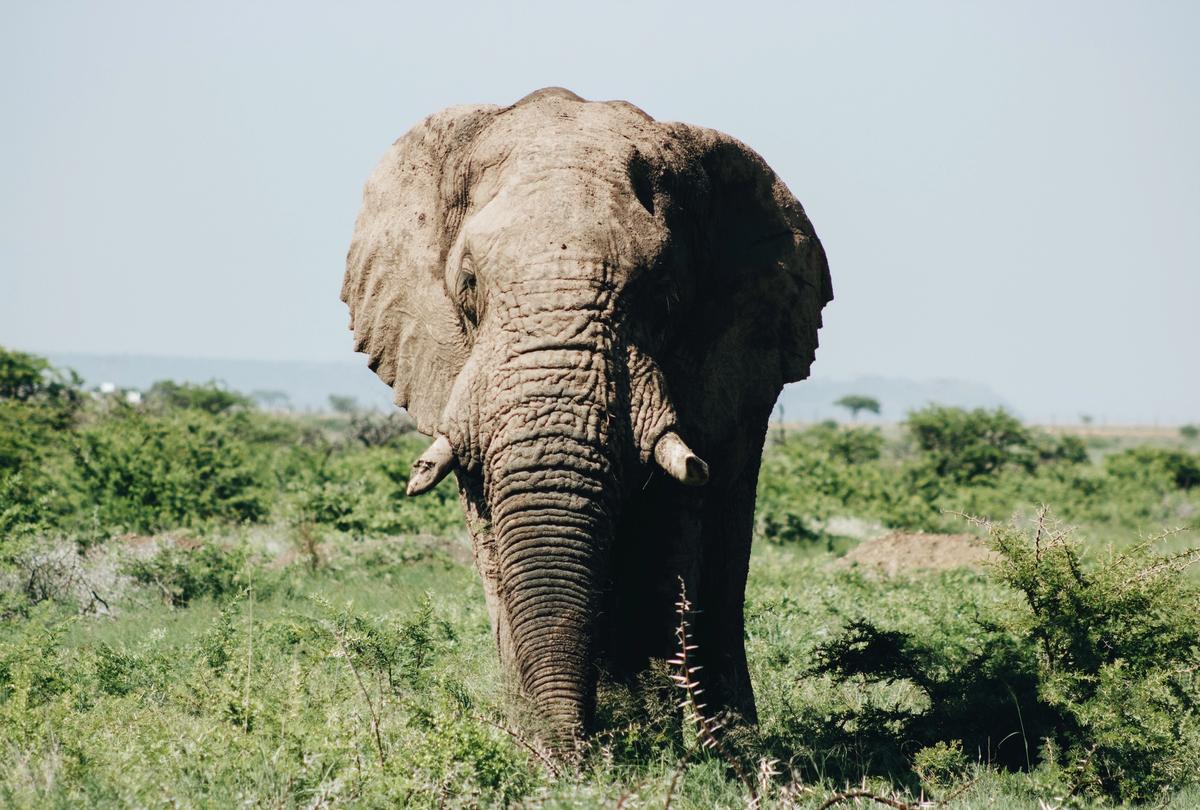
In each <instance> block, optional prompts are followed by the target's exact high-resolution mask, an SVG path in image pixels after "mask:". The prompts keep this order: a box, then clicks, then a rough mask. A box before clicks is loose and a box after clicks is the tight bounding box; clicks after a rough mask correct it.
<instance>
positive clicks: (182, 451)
mask: <svg viewBox="0 0 1200 810" xmlns="http://www.w3.org/2000/svg"><path fill="white" fill-rule="evenodd" d="M77 441H78V444H77V445H76V447H75V458H76V466H77V469H78V475H79V480H80V486H81V488H82V490H83V493H84V497H85V498H86V502H87V503H88V504H89V505H90V511H91V512H92V514H93V515H94V519H95V521H96V522H97V523H98V524H99V525H101V526H104V527H110V528H111V529H121V530H124V531H140V532H152V531H157V530H162V529H170V528H176V527H179V526H195V525H201V524H204V523H206V522H210V521H213V520H226V521H253V520H257V519H259V518H261V517H263V516H265V515H266V513H267V502H266V498H265V495H264V493H263V486H262V485H263V481H262V478H261V475H260V472H259V470H258V469H257V468H256V466H255V465H254V464H253V463H252V450H251V448H250V446H249V445H248V444H247V443H246V442H245V441H243V440H242V439H240V438H239V437H238V436H237V435H236V433H235V432H234V431H233V430H232V429H231V428H230V425H229V423H228V422H226V421H224V420H222V419H221V418H219V417H217V416H214V415H212V414H209V413H206V412H204V411H203V410H179V411H171V412H168V413H166V414H163V415H157V414H145V413H139V412H135V411H130V412H127V413H123V414H121V415H119V416H117V417H115V418H110V419H106V420H103V421H98V422H95V423H93V424H89V425H87V426H85V427H84V428H82V429H80V431H79V432H78V436H77Z"/></svg>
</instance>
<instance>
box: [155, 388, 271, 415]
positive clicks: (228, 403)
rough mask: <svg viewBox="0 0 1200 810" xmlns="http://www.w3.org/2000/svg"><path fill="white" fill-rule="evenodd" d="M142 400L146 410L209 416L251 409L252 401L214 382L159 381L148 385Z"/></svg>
mask: <svg viewBox="0 0 1200 810" xmlns="http://www.w3.org/2000/svg"><path fill="white" fill-rule="evenodd" d="M144 401H145V403H146V406H147V407H149V408H151V409H155V410H170V409H176V408H179V409H184V410H199V411H204V412H205V413H210V414H221V413H229V412H230V411H236V410H248V409H250V408H252V407H253V406H254V400H253V399H251V398H250V397H247V396H245V395H243V394H239V393H237V392H235V391H230V390H228V389H226V388H225V387H224V386H223V385H221V384H220V383H218V382H217V381H215V380H213V381H211V382H208V383H204V384H196V383H177V382H174V381H173V380H159V381H158V382H156V383H154V385H152V386H150V389H149V390H148V391H147V392H146V395H145V397H144Z"/></svg>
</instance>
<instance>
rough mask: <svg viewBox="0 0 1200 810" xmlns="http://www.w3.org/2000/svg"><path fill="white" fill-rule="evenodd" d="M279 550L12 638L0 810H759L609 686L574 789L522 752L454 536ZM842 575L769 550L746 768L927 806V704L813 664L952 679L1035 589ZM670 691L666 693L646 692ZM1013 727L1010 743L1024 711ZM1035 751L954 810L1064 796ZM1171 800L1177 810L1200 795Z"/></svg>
mask: <svg viewBox="0 0 1200 810" xmlns="http://www.w3.org/2000/svg"><path fill="white" fill-rule="evenodd" d="M270 539H272V537H271V535H270V533H269V532H262V531H259V532H254V533H250V534H249V535H248V536H247V537H246V538H244V539H242V540H241V542H244V543H251V544H255V543H256V544H258V545H257V546H252V547H251V548H250V554H249V556H248V562H247V563H246V566H245V570H244V571H243V572H242V574H241V576H242V580H241V581H242V582H243V584H244V591H243V592H242V593H241V594H240V595H239V596H237V597H236V598H232V599H225V600H223V602H221V603H218V602H215V601H213V600H211V599H209V598H205V597H201V598H197V599H195V600H194V601H192V602H191V603H189V604H188V606H187V607H186V608H177V609H172V608H170V607H168V606H166V605H165V604H163V603H162V602H161V601H160V599H159V598H158V595H157V593H155V592H154V591H152V590H150V589H148V588H142V589H134V590H131V591H130V592H129V594H128V596H127V598H126V599H125V600H124V603H123V604H122V605H121V606H120V612H119V614H118V615H116V616H112V617H108V616H102V617H79V616H75V615H73V614H71V613H69V612H68V611H66V610H65V609H63V608H62V607H56V606H53V605H44V606H41V607H39V608H37V609H35V610H34V611H33V613H32V614H31V615H30V616H29V617H28V618H27V619H26V620H24V621H22V622H19V623H10V624H8V625H6V626H5V628H4V633H3V636H2V637H0V638H2V641H0V673H2V674H3V677H0V684H3V691H2V692H0V715H2V717H0V721H2V726H3V729H4V730H3V732H0V740H2V743H0V803H3V804H5V805H6V806H13V807H47V806H78V805H80V804H87V805H91V806H128V805H139V806H164V805H174V806H186V807H200V806H228V805H232V804H247V803H248V804H255V805H265V806H281V807H302V806H312V805H313V804H318V805H319V804H322V803H325V804H343V803H345V804H351V805H355V806H385V805H387V806H394V805H395V804H397V803H402V804H407V805H409V806H429V807H436V806H494V805H503V804H504V803H505V802H506V801H507V802H509V803H524V804H527V805H533V806H539V807H612V806H613V805H614V804H615V803H616V802H618V801H619V800H621V799H622V798H624V804H623V806H626V807H661V806H663V804H664V803H665V801H666V799H667V795H668V792H670V793H671V794H672V806H673V807H680V808H708V807H719V806H724V807H741V806H743V805H744V802H745V801H746V799H747V796H748V792H747V790H746V788H745V787H744V786H743V785H741V784H740V783H739V781H738V780H737V779H735V778H733V777H732V775H731V774H730V772H729V769H728V767H727V765H726V764H725V762H723V761H722V760H721V759H720V758H715V757H711V756H705V755H702V754H699V753H697V752H696V751H695V745H694V743H693V742H689V741H688V735H687V733H686V732H685V734H684V735H682V737H681V738H676V739H672V738H671V731H670V729H671V721H670V720H668V719H666V718H664V717H663V716H661V715H659V714H656V710H655V709H654V708H653V705H652V703H651V704H649V705H651V708H650V709H649V710H647V709H645V707H644V706H643V705H642V704H641V703H639V702H638V701H639V698H638V697H636V696H631V695H629V694H626V693H622V692H621V691H620V690H617V689H615V688H613V687H608V688H607V689H606V690H605V691H604V692H603V696H604V700H605V701H606V707H607V708H606V709H605V711H604V712H603V713H604V715H605V716H606V717H607V718H608V719H609V725H608V726H607V727H604V728H602V729H601V730H600V732H599V733H598V734H597V735H596V738H595V743H594V745H593V747H592V748H591V749H590V750H589V751H588V752H587V753H586V754H585V756H584V757H583V759H582V760H581V762H580V763H579V764H578V765H577V766H575V767H572V768H571V769H570V772H569V774H564V775H557V776H556V775H555V774H554V773H552V772H551V771H550V770H549V768H548V767H547V766H545V765H544V764H543V763H542V761H541V760H540V758H539V757H538V756H537V755H535V754H533V753H531V752H530V750H528V748H527V747H526V746H528V745H534V746H536V743H534V742H533V740H532V738H530V737H526V736H525V735H524V734H523V732H521V731H520V729H521V728H522V720H521V715H520V708H519V705H518V704H517V703H516V702H515V701H514V700H513V699H512V698H511V696H510V695H507V694H506V691H505V687H504V684H503V679H502V677H501V675H500V673H499V671H498V667H497V664H496V656H495V652H494V650H493V647H492V644H491V640H490V637H489V630H488V625H487V618H486V614H485V611H484V607H483V600H482V594H481V593H480V589H479V586H478V584H477V583H476V578H475V575H474V573H473V572H472V571H471V570H470V568H469V567H468V566H467V565H464V564H463V563H462V562H461V561H460V560H461V558H462V549H461V547H459V548H456V547H455V542H460V543H461V542H462V541H461V540H460V541H452V540H446V541H434V540H417V541H411V540H404V539H398V538H397V539H390V540H385V541H381V542H370V543H365V542H356V541H354V540H352V539H349V538H345V537H343V538H341V539H340V540H339V541H337V542H336V543H334V544H333V545H334V547H333V548H331V549H328V550H327V554H326V563H325V564H324V565H323V566H322V567H321V568H319V569H318V570H317V571H315V572H313V571H310V570H309V569H308V568H307V567H306V566H304V565H302V564H300V563H296V564H293V565H291V566H289V567H286V568H284V569H282V570H277V569H275V568H274V567H273V566H272V565H271V564H270V561H269V560H266V559H257V554H256V552H257V551H258V550H260V549H261V548H262V545H263V544H264V541H266V540H270ZM832 562H833V558H832V557H831V555H828V554H825V553H814V552H813V551H812V550H811V549H809V548H806V547H803V546H797V545H790V546H778V545H770V544H762V545H760V546H759V547H758V549H757V550H756V552H755V555H754V557H753V560H752V568H751V579H750V588H749V594H748V599H747V616H748V622H747V634H748V651H749V655H750V660H751V665H752V674H753V677H754V680H755V683H756V685H757V692H758V697H759V703H760V711H761V726H760V730H759V734H758V737H757V738H756V739H752V740H738V739H735V740H734V743H735V745H736V746H737V749H736V750H738V751H741V752H744V753H746V755H747V756H748V757H749V759H750V760H751V761H752V762H756V761H757V758H761V757H770V758H772V759H775V760H778V762H777V764H775V766H774V768H775V770H777V771H778V772H779V776H776V777H775V778H774V780H773V782H772V784H773V786H772V787H770V788H769V789H768V791H767V792H768V793H769V794H771V797H772V798H771V801H772V802H775V803H779V802H780V801H781V798H780V794H779V791H780V789H781V788H782V787H784V786H788V785H791V786H792V788H791V789H792V790H793V792H794V793H795V796H794V799H795V802H796V803H795V805H794V806H798V807H815V806H817V805H819V804H820V803H821V802H822V801H824V800H825V798H827V797H828V796H829V795H831V794H832V793H833V792H834V791H835V790H837V789H838V788H841V787H844V786H845V785H846V784H852V785H855V786H860V785H862V784H863V783H864V780H865V784H866V785H867V786H868V787H869V788H870V789H872V790H874V791H876V792H878V793H879V794H880V795H892V794H893V793H894V792H898V793H900V794H901V795H905V796H907V797H909V798H910V799H912V798H914V797H917V796H919V795H920V793H921V791H922V784H921V781H920V780H919V779H918V777H917V775H916V774H915V773H914V772H913V770H912V767H911V757H912V754H913V753H914V749H915V748H919V747H920V744H921V743H922V742H923V741H922V740H919V739H906V738H905V737H904V734H905V733H906V732H907V733H911V732H912V731H913V727H912V726H911V725H909V726H906V725H905V724H904V723H903V722H901V721H900V720H897V719H896V718H897V717H899V716H900V715H902V714H903V713H904V712H920V711H923V710H925V709H927V708H928V700H927V699H925V697H924V696H923V695H922V693H921V691H920V690H919V689H917V688H915V687H914V686H913V685H912V684H911V683H908V682H905V681H904V680H903V679H900V680H891V681H872V680H870V679H866V678H861V677H856V678H851V679H848V680H842V679H839V678H837V677H834V676H832V675H831V674H830V673H829V672H828V671H826V672H818V671H816V670H817V666H816V665H817V663H818V661H819V660H820V659H821V655H822V653H821V651H822V649H824V648H826V647H827V646H828V645H829V644H830V643H831V642H832V641H833V640H834V639H836V638H837V637H838V636H839V635H840V634H841V633H842V632H843V631H844V630H845V629H846V627H847V626H848V625H850V624H851V623H853V622H859V621H861V622H866V623H869V624H871V625H874V626H878V627H880V628H885V629H886V630H889V631H898V632H902V633H905V634H909V635H911V636H913V637H915V638H919V639H921V640H923V642H925V643H927V644H928V645H929V646H930V647H932V648H936V649H938V650H939V651H940V652H939V655H941V656H942V659H940V660H939V666H943V667H952V666H953V661H954V660H963V659H965V658H966V657H969V656H970V654H971V653H972V652H973V651H975V650H977V649H978V647H979V645H980V644H981V642H982V641H983V640H985V639H984V637H985V636H986V635H987V633H986V632H984V631H982V630H981V629H980V627H979V624H978V622H977V617H980V616H986V617H989V619H997V620H998V619H999V618H1000V617H1003V616H1012V615H1014V614H1015V613H1016V612H1018V611H1019V610H1020V606H1021V600H1020V595H1019V594H1018V593H1017V592H1015V591H1014V590H1012V589H1011V588H1008V587H1006V586H1004V585H1002V584H1000V583H998V582H997V581H996V580H995V579H994V578H992V577H990V576H989V575H987V574H986V573H983V572H977V571H968V570H958V571H947V572H942V573H937V574H922V575H914V576H909V577H900V578H896V579H886V578H881V577H879V576H876V575H872V574H870V573H868V572H864V571H860V570H857V569H854V568H845V567H841V566H835V565H833V564H832ZM655 686H657V688H659V689H662V688H666V689H668V690H669V688H670V687H663V686H662V684H661V683H660V684H657V685H655V684H651V685H650V686H649V687H648V690H647V691H648V693H650V694H653V689H654V688H655ZM974 697H975V699H979V700H983V698H984V697H985V696H982V695H976V696H974ZM640 700H643V701H644V700H645V698H644V697H643V698H640ZM1001 703H1003V701H1001ZM988 705H989V706H990V705H991V704H988ZM972 708H973V707H972V705H971V704H970V703H969V702H968V703H967V704H965V705H964V707H963V711H971V710H972ZM975 708H976V709H977V708H978V707H975ZM1026 710H1027V711H1028V710H1029V707H1026ZM889 712H890V713H892V714H891V715H889ZM959 719H960V720H961V719H962V718H959ZM1004 721H1005V718H1001V721H1000V722H1001V723H1003V722H1004ZM1007 722H1008V723H1009V725H1010V726H1012V727H1013V728H1019V720H1018V706H1017V705H1015V704H1014V705H1012V706H1011V716H1010V717H1008V718H1007ZM376 726H378V729H379V737H378V740H377V739H376V736H375V728H376ZM503 729H511V730H512V731H513V732H515V735H516V736H514V734H510V733H509V732H508V731H505V730H503ZM1025 744H1028V745H1030V746H1031V747H1032V748H1033V749H1034V753H1033V755H1034V756H1036V747H1037V744H1038V743H1037V741H1036V740H1022V739H1020V738H1019V737H1018V738H1010V739H1007V740H998V739H997V740H993V741H992V746H991V750H983V749H982V748H978V749H967V750H964V752H963V753H964V756H963V761H962V763H961V768H960V769H959V770H958V771H957V772H956V773H955V774H954V776H953V778H952V780H951V784H950V785H948V786H946V787H945V788H944V789H943V790H942V794H943V795H944V794H946V793H949V792H950V791H951V790H953V789H956V788H962V787H963V786H964V785H966V784H969V785H970V787H969V788H967V789H966V790H964V791H963V792H962V793H961V795H960V796H959V797H958V798H956V799H955V800H954V802H953V803H952V806H954V807H964V808H966V807H985V806H996V803H999V804H1001V805H1002V806H1005V807H1031V808H1032V807H1038V806H1039V805H1038V801H1039V799H1046V800H1053V798H1054V797H1055V796H1056V795H1061V794H1063V793H1064V792H1065V791H1066V789H1065V788H1064V787H1063V785H1064V784H1065V783H1064V782H1063V781H1062V780H1061V779H1060V778H1059V777H1058V776H1055V775H1054V774H1051V773H1048V772H1046V771H1045V770H1044V769H1042V770H1035V771H1034V772H1033V773H1021V772H1006V771H1003V770H1000V769H998V768H996V767H990V766H989V765H990V764H992V763H995V762H996V761H997V760H998V759H1001V758H1002V754H1003V753H1004V749H1006V748H1007V749H1008V753H1009V754H1011V753H1012V751H1013V750H1015V749H1020V748H1023V747H1024V745H1025ZM381 751H382V757H381V753H380V752H381ZM1022 756H1023V755H1022ZM1018 758H1020V757H1018ZM972 780H973V781H972ZM672 783H674V786H673V787H672ZM925 789H926V790H927V791H932V792H933V793H934V795H937V790H938V788H937V787H935V786H933V785H932V784H927V785H925ZM1170 800H1171V803H1172V804H1171V806H1175V807H1187V806H1192V805H1191V804H1189V802H1195V801H1197V800H1200V794H1197V793H1196V792H1195V790H1194V789H1192V790H1191V792H1187V791H1185V792H1182V793H1179V794H1178V795H1175V796H1173V797H1172V798H1171V799H1170Z"/></svg>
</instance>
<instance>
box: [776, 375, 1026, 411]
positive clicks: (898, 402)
mask: <svg viewBox="0 0 1200 810" xmlns="http://www.w3.org/2000/svg"><path fill="white" fill-rule="evenodd" d="M847 394H862V395H864V396H869V397H874V398H875V399H877V400H879V404H880V406H881V413H880V415H879V416H874V415H873V414H869V413H868V414H861V413H860V414H859V416H858V419H859V420H861V421H866V420H875V421H880V422H898V421H900V420H901V419H903V418H904V416H905V414H907V413H908V412H909V411H912V410H916V409H917V408H923V407H925V406H926V405H929V404H931V403H935V404H938V405H956V406H958V407H961V408H1000V407H1003V408H1007V409H1008V410H1010V411H1013V412H1014V413H1016V411H1015V410H1014V409H1013V407H1012V406H1011V405H1010V404H1009V403H1008V402H1007V401H1006V400H1005V399H1004V398H1003V397H1002V396H1000V395H999V394H997V393H996V392H995V391H993V390H992V389H991V388H988V387H987V386H986V385H983V384H982V383H975V382H967V381H964V380H946V379H943V380H907V379H901V378H894V377H857V378H855V379H852V380H824V379H820V378H817V379H811V380H805V381H804V382H799V383H793V384H791V385H789V386H786V387H785V388H784V389H783V394H782V396H780V398H779V403H780V405H781V406H782V407H783V414H782V416H783V418H784V419H785V420H786V421H788V422H817V421H821V420H823V419H841V420H844V419H846V418H847V413H846V411H845V409H843V408H839V407H837V406H835V405H834V404H833V403H834V402H836V401H837V400H839V399H841V398H842V397H844V396H846V395H847ZM775 418H776V419H778V418H780V412H779V408H778V407H777V408H776V412H775Z"/></svg>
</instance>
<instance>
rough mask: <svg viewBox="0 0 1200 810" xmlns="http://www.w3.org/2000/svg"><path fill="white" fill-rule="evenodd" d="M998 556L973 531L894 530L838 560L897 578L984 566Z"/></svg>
mask: <svg viewBox="0 0 1200 810" xmlns="http://www.w3.org/2000/svg"><path fill="white" fill-rule="evenodd" d="M995 559H996V555H995V553H993V552H992V551H991V550H990V549H989V548H988V547H987V544H986V543H985V542H984V541H983V540H981V539H980V538H978V537H976V536H975V535H973V534H926V533H924V532H917V533H909V532H893V533H892V534H888V535H884V536H883V537H877V538H875V539H874V540H864V541H863V542H862V543H859V544H858V545H857V546H855V547H854V548H852V549H850V551H848V552H847V553H846V556H845V557H843V558H841V559H840V560H838V561H837V565H839V566H841V567H843V568H850V567H855V566H858V567H863V568H871V569H874V570H876V571H878V572H879V573H881V574H883V575H885V576H889V577H894V576H896V575H897V574H904V573H908V572H910V571H946V570H949V569H951V568H982V567H983V564H984V563H986V562H991V561H993V560H995Z"/></svg>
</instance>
